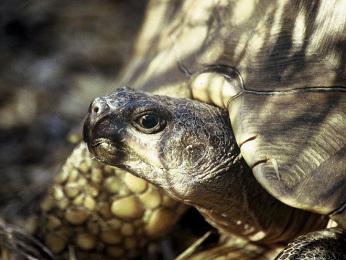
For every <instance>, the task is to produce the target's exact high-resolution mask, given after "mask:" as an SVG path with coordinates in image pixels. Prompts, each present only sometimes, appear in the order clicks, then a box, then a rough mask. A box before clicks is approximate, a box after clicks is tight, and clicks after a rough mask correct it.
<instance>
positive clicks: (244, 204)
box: [191, 159, 327, 244]
mask: <svg viewBox="0 0 346 260" xmlns="http://www.w3.org/2000/svg"><path fill="white" fill-rule="evenodd" d="M202 187H203V192H200V196H199V198H198V199H197V200H196V201H195V202H194V203H191V204H193V205H194V206H195V207H196V208H197V209H198V210H199V211H200V212H201V213H202V214H203V215H204V216H205V217H206V219H207V221H208V222H209V223H210V224H211V225H213V226H214V227H216V228H218V229H219V230H221V231H222V232H225V233H232V234H237V235H240V236H243V237H245V238H246V239H248V240H252V241H261V242H263V243H265V244H275V243H281V242H287V241H288V240H290V239H292V238H294V237H295V236H297V235H299V234H302V233H305V232H309V231H313V230H316V229H320V228H322V227H324V226H325V225H326V222H327V220H326V218H324V217H322V216H320V215H316V214H313V213H309V212H306V211H302V210H299V209H295V208H292V207H289V206H287V205H285V204H283V203H282V202H280V201H278V200H277V199H275V198H274V197H272V196H271V195H270V194H269V193H268V192H267V191H266V190H264V188H262V186H261V185H260V184H259V183H258V182H257V180H256V179H255V178H254V176H253V174H252V171H251V169H250V168H249V167H248V166H247V164H246V163H245V161H244V160H243V159H241V160H239V161H238V162H236V164H235V165H234V166H233V167H232V169H231V170H228V171H225V172H223V173H221V174H219V175H218V176H215V178H214V179H213V180H210V179H209V180H208V182H207V183H203V186H202Z"/></svg>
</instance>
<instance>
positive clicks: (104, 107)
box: [89, 98, 109, 119]
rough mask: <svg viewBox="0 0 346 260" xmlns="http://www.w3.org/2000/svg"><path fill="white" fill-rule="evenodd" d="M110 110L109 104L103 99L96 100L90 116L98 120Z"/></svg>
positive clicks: (91, 107) (92, 105)
mask: <svg viewBox="0 0 346 260" xmlns="http://www.w3.org/2000/svg"><path fill="white" fill-rule="evenodd" d="M108 110H109V107H108V104H107V102H106V100H105V99H103V98H95V100H94V101H93V102H92V103H91V105H90V110H89V111H90V114H91V117H92V118H94V119H95V118H97V117H98V116H100V115H102V114H104V113H105V112H107V111H108Z"/></svg>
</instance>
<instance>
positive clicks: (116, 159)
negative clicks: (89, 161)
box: [87, 137, 125, 166]
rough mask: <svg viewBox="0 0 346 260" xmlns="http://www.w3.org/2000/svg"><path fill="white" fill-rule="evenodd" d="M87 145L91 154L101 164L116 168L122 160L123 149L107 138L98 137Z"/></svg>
mask: <svg viewBox="0 0 346 260" xmlns="http://www.w3.org/2000/svg"><path fill="white" fill-rule="evenodd" d="M87 144H88V148H89V151H90V152H91V154H92V155H94V156H95V158H96V159H97V160H99V161H101V162H103V163H106V164H109V165H113V166H116V165H119V164H121V163H122V162H123V160H124V156H125V151H124V149H123V148H122V147H121V146H120V145H118V144H117V143H116V142H114V141H113V140H111V139H109V138H107V137H98V138H95V139H92V140H89V141H88V142H87Z"/></svg>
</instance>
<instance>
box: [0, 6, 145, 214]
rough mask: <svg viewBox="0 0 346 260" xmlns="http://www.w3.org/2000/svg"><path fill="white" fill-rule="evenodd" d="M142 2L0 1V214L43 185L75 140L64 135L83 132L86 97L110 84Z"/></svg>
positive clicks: (126, 49) (137, 23)
mask: <svg viewBox="0 0 346 260" xmlns="http://www.w3.org/2000/svg"><path fill="white" fill-rule="evenodd" d="M145 6H146V1H135V0H130V1H129V0H102V1H98V0H83V1H62V0H51V1H38V0H3V1H1V3H0V64H1V66H0V185H1V187H0V205H1V213H2V217H3V218H7V219H8V218H11V219H12V218H13V217H15V216H17V215H18V210H21V206H22V205H29V203H28V201H29V200H32V199H35V196H34V195H35V194H36V193H37V191H38V190H42V189H44V188H45V186H46V183H47V182H49V180H50V179H51V177H52V175H53V174H54V172H55V171H56V169H57V167H58V166H59V165H60V164H61V163H63V161H64V159H65V158H66V156H67V155H68V153H69V152H70V151H71V149H72V147H73V145H71V144H70V143H69V142H68V136H69V134H70V133H71V131H72V132H73V133H80V132H81V122H82V121H83V118H84V116H85V114H86V110H87V108H88V104H89V103H90V101H91V100H92V99H93V98H94V97H96V96H98V95H102V94H105V93H108V92H110V91H111V90H112V89H113V88H114V87H115V86H114V82H115V80H116V78H117V75H118V73H119V71H120V69H121V67H122V66H123V65H124V64H125V63H126V60H127V59H128V57H129V54H130V51H131V47H132V43H133V42H134V39H135V37H136V35H137V32H138V30H139V28H140V25H141V22H142V19H143V14H144V10H145ZM33 191H35V192H34V193H33ZM23 200H24V201H23ZM23 202H24V203H23ZM18 204H21V205H18Z"/></svg>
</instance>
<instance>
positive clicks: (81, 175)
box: [37, 144, 186, 259]
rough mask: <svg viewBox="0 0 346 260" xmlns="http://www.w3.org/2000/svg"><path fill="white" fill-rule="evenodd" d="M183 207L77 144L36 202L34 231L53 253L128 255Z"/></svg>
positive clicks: (98, 256)
mask: <svg viewBox="0 0 346 260" xmlns="http://www.w3.org/2000/svg"><path fill="white" fill-rule="evenodd" d="M185 209H186V206H185V205H182V204H180V203H178V202H176V201H175V200H173V199H171V198H170V197H168V196H167V195H166V193H165V192H164V191H162V190H160V189H158V188H156V187H155V186H153V185H151V184H149V183H147V182H146V181H144V180H142V179H139V178H137V177H134V176H132V175H131V174H129V173H127V172H125V171H123V170H120V169H117V168H114V167H110V166H107V165H103V164H101V163H99V162H98V161H96V160H93V159H92V158H91V157H90V154H89V152H88V149H87V147H86V145H85V144H80V145H79V146H78V147H76V148H75V150H74V151H73V153H72V154H71V155H70V156H69V158H68V159H67V161H66V163H65V164H64V166H63V167H62V169H61V170H60V172H59V173H58V174H57V175H56V177H55V181H54V183H53V184H52V186H51V187H50V189H49V192H48V194H47V196H46V197H45V199H44V200H43V202H42V204H41V214H40V215H41V216H40V226H39V228H38V230H37V233H38V234H37V235H38V237H39V238H41V239H42V240H43V242H44V244H46V245H47V247H48V248H49V249H50V250H51V251H52V252H53V253H54V254H55V255H57V256H65V257H66V255H68V254H69V251H71V248H72V249H73V251H74V252H75V254H76V255H77V257H80V258H81V259H82V258H83V257H85V256H88V258H89V259H90V258H92V259H108V258H112V259H125V258H134V257H136V256H139V255H141V254H144V252H145V250H146V248H147V246H148V244H149V243H150V241H153V240H156V239H158V238H160V237H162V236H163V235H165V234H167V232H168V231H169V230H170V229H171V227H172V226H173V225H174V224H175V222H176V221H177V220H178V219H179V217H180V215H181V214H182V213H183V212H184V211H185ZM143 251H144V252H143Z"/></svg>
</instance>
